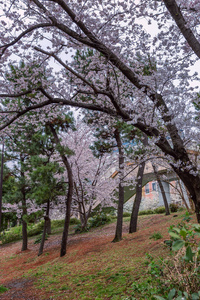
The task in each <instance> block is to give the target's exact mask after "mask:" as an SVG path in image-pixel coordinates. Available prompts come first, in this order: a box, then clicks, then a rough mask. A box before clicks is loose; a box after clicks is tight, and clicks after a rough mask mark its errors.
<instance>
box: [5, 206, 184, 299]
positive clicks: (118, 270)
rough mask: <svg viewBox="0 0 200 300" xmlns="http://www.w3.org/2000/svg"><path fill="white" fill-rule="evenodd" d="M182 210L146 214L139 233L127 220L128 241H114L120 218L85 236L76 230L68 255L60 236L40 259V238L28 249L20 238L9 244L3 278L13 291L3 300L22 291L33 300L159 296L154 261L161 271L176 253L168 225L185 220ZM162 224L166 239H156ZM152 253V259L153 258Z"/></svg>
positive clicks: (125, 235)
mask: <svg viewBox="0 0 200 300" xmlns="http://www.w3.org/2000/svg"><path fill="white" fill-rule="evenodd" d="M176 214H177V217H173V215H170V216H165V215H155V214H154V215H144V216H140V217H139V230H138V231H137V232H136V233H134V234H128V233H127V232H128V226H129V222H128V218H127V217H126V218H124V226H123V240H122V241H121V242H119V243H111V241H112V239H113V236H114V231H115V222H113V223H110V224H106V225H104V226H103V227H102V226H101V227H97V228H93V229H91V230H90V231H89V232H86V233H82V234H81V235H80V234H72V235H70V236H69V245H68V250H67V255H66V256H65V257H62V258H60V257H59V246H60V235H58V234H55V235H51V236H50V237H49V238H48V240H47V241H46V244H45V248H44V253H43V255H42V256H40V257H37V248H38V245H34V240H35V238H31V239H30V243H29V250H27V251H25V252H21V251H20V242H17V243H12V244H9V245H3V246H2V247H1V249H0V257H1V258H0V263H1V266H2V268H1V270H0V278H1V282H2V284H3V286H5V287H6V288H9V290H8V291H7V292H4V293H3V294H2V296H1V299H3V300H5V299H11V298H12V296H13V295H14V294H15V295H18V296H17V297H18V298H19V299H20V296H21V295H22V293H23V295H26V297H27V299H28V298H31V297H35V298H34V299H38V300H40V299H41V300H43V299H73V300H74V299H88V300H93V299H99V300H104V299H113V300H115V299H116V300H117V299H124V300H125V299H154V298H153V297H154V296H155V295H159V294H160V289H159V286H158V284H157V282H156V281H155V280H154V278H153V277H152V274H149V270H150V266H149V264H151V269H152V271H151V272H158V271H156V268H157V267H156V266H157V260H158V259H159V257H163V256H167V255H170V249H169V247H166V245H165V243H164V241H165V240H167V239H169V234H168V229H167V228H169V227H170V225H171V224H174V225H175V227H177V226H178V223H180V222H181V220H182V219H183V212H178V213H176ZM71 226H74V225H71ZM158 226H159V232H160V233H161V234H162V238H160V239H158V240H154V239H150V237H151V236H152V235H153V234H154V233H155V232H157V228H158ZM147 253H148V255H150V256H151V257H152V258H153V259H152V260H149V259H148V257H147ZM153 264H154V266H153ZM13 271H14V272H13ZM13 274H14V276H13ZM16 286H17V287H20V291H19V289H16ZM169 292H170V290H169ZM160 295H163V294H160Z"/></svg>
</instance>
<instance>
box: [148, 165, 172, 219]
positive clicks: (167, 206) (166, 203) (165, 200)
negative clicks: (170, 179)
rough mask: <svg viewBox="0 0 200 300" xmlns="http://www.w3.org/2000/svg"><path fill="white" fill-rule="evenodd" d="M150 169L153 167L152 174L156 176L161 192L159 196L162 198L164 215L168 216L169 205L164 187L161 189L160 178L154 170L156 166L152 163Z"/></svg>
mask: <svg viewBox="0 0 200 300" xmlns="http://www.w3.org/2000/svg"><path fill="white" fill-rule="evenodd" d="M152 167H153V171H154V174H155V176H156V180H157V182H158V185H159V188H160V191H161V195H162V198H163V202H164V206H165V215H166V216H168V215H170V211H169V205H168V201H167V197H166V194H165V190H164V187H163V185H162V182H161V180H160V176H159V173H158V171H157V169H156V166H155V165H154V164H153V163H152Z"/></svg>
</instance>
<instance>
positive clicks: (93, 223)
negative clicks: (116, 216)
mask: <svg viewBox="0 0 200 300" xmlns="http://www.w3.org/2000/svg"><path fill="white" fill-rule="evenodd" d="M111 220H112V217H111V216H108V215H107V214H105V213H101V214H98V215H96V216H94V217H92V218H89V219H88V224H87V226H86V227H85V228H82V226H81V223H79V224H77V225H76V226H75V227H74V229H75V233H82V232H87V231H89V230H90V228H94V227H99V226H102V225H105V224H107V223H110V222H111Z"/></svg>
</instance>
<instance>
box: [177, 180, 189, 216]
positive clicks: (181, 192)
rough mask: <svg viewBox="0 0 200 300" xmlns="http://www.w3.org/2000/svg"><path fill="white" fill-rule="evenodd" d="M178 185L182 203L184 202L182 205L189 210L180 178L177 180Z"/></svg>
mask: <svg viewBox="0 0 200 300" xmlns="http://www.w3.org/2000/svg"><path fill="white" fill-rule="evenodd" d="M178 185H179V189H180V195H181V199H182V201H183V203H184V205H185V207H186V209H187V211H188V212H189V211H190V209H189V206H188V204H187V201H186V199H185V196H184V192H183V188H182V186H181V182H180V180H178Z"/></svg>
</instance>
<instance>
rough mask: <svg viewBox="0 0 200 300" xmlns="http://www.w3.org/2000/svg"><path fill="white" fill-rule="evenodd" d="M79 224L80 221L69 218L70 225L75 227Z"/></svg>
mask: <svg viewBox="0 0 200 300" xmlns="http://www.w3.org/2000/svg"><path fill="white" fill-rule="evenodd" d="M80 223H81V221H80V220H79V219H77V218H71V219H70V225H76V224H77V225H78V224H80Z"/></svg>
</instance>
